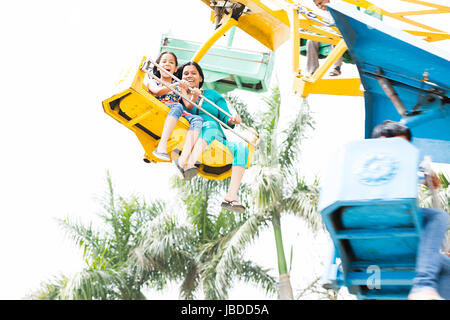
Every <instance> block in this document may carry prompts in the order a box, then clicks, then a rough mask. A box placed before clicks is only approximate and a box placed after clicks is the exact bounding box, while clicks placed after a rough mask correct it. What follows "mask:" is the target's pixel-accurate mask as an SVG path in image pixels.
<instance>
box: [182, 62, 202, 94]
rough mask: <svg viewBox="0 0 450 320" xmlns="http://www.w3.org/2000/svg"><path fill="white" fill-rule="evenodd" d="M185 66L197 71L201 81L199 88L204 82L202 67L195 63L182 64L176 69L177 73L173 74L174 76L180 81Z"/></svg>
mask: <svg viewBox="0 0 450 320" xmlns="http://www.w3.org/2000/svg"><path fill="white" fill-rule="evenodd" d="M186 66H194V67H195V68H196V69H197V71H198V73H199V74H200V76H201V77H202V81H200V83H199V85H198V87H199V88H201V87H202V85H203V82H204V81H205V76H204V75H203V70H202V67H200V65H199V64H198V63H197V62H195V61H188V62H186V63H185V64H183V65H182V66H181V67H179V68H178V70H177V72H176V73H175V76H177V77H178V79H181V78H182V77H183V70H184V68H185V67H186Z"/></svg>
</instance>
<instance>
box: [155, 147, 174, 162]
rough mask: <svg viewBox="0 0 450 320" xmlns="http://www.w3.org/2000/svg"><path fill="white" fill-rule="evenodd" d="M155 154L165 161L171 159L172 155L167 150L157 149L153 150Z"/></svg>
mask: <svg viewBox="0 0 450 320" xmlns="http://www.w3.org/2000/svg"><path fill="white" fill-rule="evenodd" d="M153 155H154V156H155V157H156V158H158V159H159V160H164V161H170V156H169V154H168V153H165V152H158V151H156V149H155V150H153Z"/></svg>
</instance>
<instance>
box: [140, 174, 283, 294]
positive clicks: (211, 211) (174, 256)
mask: <svg viewBox="0 0 450 320" xmlns="http://www.w3.org/2000/svg"><path fill="white" fill-rule="evenodd" d="M227 184H228V181H215V180H205V179H202V178H199V177H197V178H194V179H193V180H191V181H190V182H185V181H182V180H181V179H179V178H178V177H174V178H173V180H172V186H173V188H174V189H176V190H177V191H178V194H179V198H180V200H181V202H182V203H183V205H184V207H185V208H186V213H187V214H186V217H184V219H183V217H180V215H179V214H178V215H172V214H163V215H161V216H159V217H158V218H157V219H154V220H152V221H150V222H149V223H148V224H147V226H145V230H146V236H145V239H144V240H143V241H142V242H141V245H140V246H139V248H138V249H137V250H135V251H134V261H135V263H136V265H137V266H138V267H139V268H140V269H141V270H143V271H148V270H151V269H153V268H155V267H158V265H163V266H165V268H167V272H168V273H169V274H170V275H171V279H173V280H178V281H181V286H180V296H181V297H182V298H185V299H194V298H195V297H196V296H197V293H198V292H199V291H202V292H203V296H204V298H205V299H209V300H210V299H226V298H227V297H228V291H229V290H230V289H231V286H232V284H233V280H242V281H245V282H248V283H254V284H256V285H260V286H262V287H263V288H264V289H265V290H266V292H268V293H273V292H275V285H276V282H275V279H273V278H272V277H271V276H269V275H268V273H267V270H264V269H263V268H261V267H260V266H258V265H256V264H255V263H254V262H252V261H249V260H245V259H244V257H243V255H242V252H227V253H226V259H227V262H228V263H227V264H226V265H224V264H223V260H224V259H225V257H224V255H225V251H224V248H226V247H227V244H228V243H229V241H230V239H232V238H233V235H234V234H235V233H236V232H237V231H239V230H240V227H241V226H242V225H243V224H244V223H246V222H247V221H248V219H249V216H250V213H246V214H244V215H235V214H230V213H229V212H225V211H221V209H220V207H218V206H217V205H215V204H216V203H218V199H219V198H218V197H219V194H220V193H221V192H224V191H225V190H226V188H227ZM243 189H245V190H248V186H245V185H244V186H243ZM244 194H247V195H248V194H249V192H245V191H244ZM214 200H217V201H214ZM243 201H244V203H248V199H244V200H243Z"/></svg>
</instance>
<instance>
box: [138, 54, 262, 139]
mask: <svg viewBox="0 0 450 320" xmlns="http://www.w3.org/2000/svg"><path fill="white" fill-rule="evenodd" d="M149 62H150V63H149ZM151 64H153V65H154V66H156V67H157V68H158V69H159V70H160V71H163V72H164V73H166V74H167V75H170V77H172V78H173V79H174V80H175V81H177V82H178V83H181V80H180V79H178V77H176V76H174V75H173V74H171V73H170V72H168V71H167V70H165V69H164V68H162V67H161V66H160V65H159V64H157V63H156V62H154V61H153V60H152V59H150V58H147V60H146V61H144V63H143V65H142V68H141V69H142V70H143V71H144V72H145V73H147V75H149V76H150V77H151V78H153V79H155V80H157V81H159V82H161V83H162V84H163V85H164V86H166V87H167V88H169V89H171V90H172V91H173V92H174V93H175V94H177V95H179V96H180V97H182V98H183V99H185V100H187V101H188V102H189V103H191V104H192V105H193V106H195V107H197V108H198V109H199V110H201V111H203V112H204V113H206V114H207V115H209V116H210V117H212V118H213V119H214V120H216V121H217V122H219V123H220V124H221V125H222V126H224V127H225V128H227V129H228V130H230V131H231V132H232V133H233V134H235V135H236V136H238V137H239V138H241V139H242V140H244V141H245V142H247V143H248V144H250V145H252V146H253V147H255V148H256V147H257V146H256V145H255V144H254V143H253V142H251V141H249V140H247V138H245V137H243V136H242V135H241V134H239V133H238V132H235V131H234V130H233V129H232V128H231V127H230V126H229V125H228V124H226V123H224V122H222V121H221V120H220V119H218V118H216V117H215V116H214V115H212V114H211V113H209V112H208V111H206V110H205V109H203V108H202V107H201V106H200V105H201V104H202V103H199V104H200V105H198V104H197V103H195V102H193V101H191V99H190V98H188V97H187V96H186V95H184V94H182V93H181V92H178V91H177V90H175V89H174V88H173V87H172V86H171V84H169V83H167V82H166V81H164V80H162V79H160V78H158V77H157V76H155V75H154V74H153V72H152V71H151V69H152V68H150V65H151ZM200 97H201V98H202V99H203V100H205V101H207V102H208V103H210V104H211V105H212V106H214V107H215V108H216V109H218V110H219V111H221V112H222V113H224V114H225V115H227V116H228V117H232V115H231V114H230V113H228V112H226V111H225V110H223V109H222V108H220V107H219V106H217V105H216V104H215V103H214V102H212V101H211V100H209V99H208V98H206V97H204V96H203V95H200ZM241 126H242V127H244V128H245V129H247V130H248V131H250V132H251V131H252V130H253V131H254V129H251V128H249V127H247V126H246V125H244V124H242V123H241ZM256 136H257V137H258V134H256Z"/></svg>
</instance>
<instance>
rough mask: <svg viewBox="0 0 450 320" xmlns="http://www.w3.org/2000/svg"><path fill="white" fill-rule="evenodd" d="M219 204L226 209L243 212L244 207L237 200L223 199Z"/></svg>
mask: <svg viewBox="0 0 450 320" xmlns="http://www.w3.org/2000/svg"><path fill="white" fill-rule="evenodd" d="M233 202H236V203H237V204H233ZM220 206H221V207H222V208H224V209H226V210H230V211H234V212H237V213H244V212H245V209H246V208H245V207H244V206H243V205H242V204H239V201H237V200H231V201H228V200H225V199H224V200H223V202H222V204H221V205H220Z"/></svg>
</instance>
